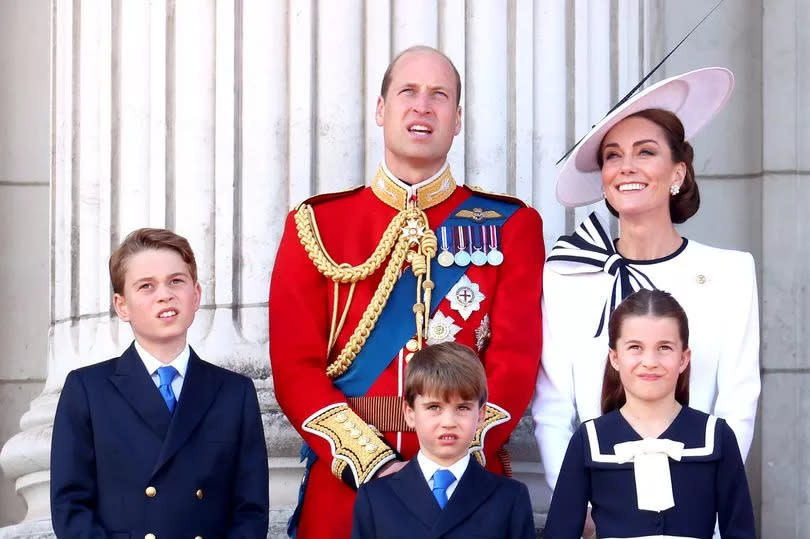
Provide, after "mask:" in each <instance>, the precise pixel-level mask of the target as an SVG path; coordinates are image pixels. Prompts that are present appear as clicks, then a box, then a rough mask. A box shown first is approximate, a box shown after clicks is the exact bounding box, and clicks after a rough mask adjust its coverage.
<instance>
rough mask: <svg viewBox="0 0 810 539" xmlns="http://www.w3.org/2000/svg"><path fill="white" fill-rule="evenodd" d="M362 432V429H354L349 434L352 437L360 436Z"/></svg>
mask: <svg viewBox="0 0 810 539" xmlns="http://www.w3.org/2000/svg"><path fill="white" fill-rule="evenodd" d="M361 434H362V432H360V429H352V431H351V432H350V433H349V436H351V437H352V438H359V437H360V435H361Z"/></svg>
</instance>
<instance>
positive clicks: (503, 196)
mask: <svg viewBox="0 0 810 539" xmlns="http://www.w3.org/2000/svg"><path fill="white" fill-rule="evenodd" d="M465 187H466V188H467V189H469V190H470V191H473V192H475V193H476V194H477V195H481V196H483V197H487V198H494V199H497V200H505V201H506V202H512V203H513V204H519V205H520V207H521V208H525V207H526V206H528V204H526V203H525V202H523V201H522V200H521V199H519V198H518V197H515V196H512V195H506V194H502V193H491V192H489V191H487V190H486V189H484V188H483V187H479V186H477V185H465Z"/></svg>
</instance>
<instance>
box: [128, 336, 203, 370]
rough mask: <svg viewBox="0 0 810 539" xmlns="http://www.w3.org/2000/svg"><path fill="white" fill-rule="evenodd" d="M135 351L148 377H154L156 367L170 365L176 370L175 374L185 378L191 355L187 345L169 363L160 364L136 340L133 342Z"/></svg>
mask: <svg viewBox="0 0 810 539" xmlns="http://www.w3.org/2000/svg"><path fill="white" fill-rule="evenodd" d="M135 350H137V351H138V355H139V356H141V361H143V365H144V367H146V372H148V373H149V376H154V374H155V373H156V372H157V370H158V367H163V366H164V365H171V366H172V367H174V368H175V369H177V374H178V375H179V376H180V377H181V378H185V376H186V370H187V369H188V359H189V357H190V355H191V349H190V348H189V346H188V343H186V345H185V346H184V347H183V350H181V351H180V353H179V354H178V355H177V357H176V358H174V359H173V360H171V361H170V362H169V363H162V362H161V361H160V360H159V359H158V358H156V357H155V356H153V355H152V354H150V353H149V352H147V351H146V349H145V348H144V347H143V346H141V345H140V343H139V342H138V341H137V340H136V341H135Z"/></svg>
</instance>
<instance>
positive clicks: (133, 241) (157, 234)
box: [109, 228, 197, 294]
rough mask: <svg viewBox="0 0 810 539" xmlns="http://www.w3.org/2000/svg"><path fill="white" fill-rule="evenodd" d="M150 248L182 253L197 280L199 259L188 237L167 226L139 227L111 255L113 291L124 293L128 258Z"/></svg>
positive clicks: (195, 280) (192, 276)
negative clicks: (196, 258)
mask: <svg viewBox="0 0 810 539" xmlns="http://www.w3.org/2000/svg"><path fill="white" fill-rule="evenodd" d="M149 249H168V250H170V251H174V252H175V253H177V254H178V255H180V258H182V259H183V262H185V263H186V264H187V265H188V272H189V274H190V275H191V279H192V280H193V281H194V282H195V283H196V282H197V261H196V260H195V259H194V251H192V250H191V245H189V243H188V240H187V239H186V238H184V237H183V236H180V235H178V234H175V233H174V232H172V231H171V230H166V229H165V228H139V229H138V230H135V231H133V232H131V233H130V234H129V235H128V236H127V237H126V239H124V241H123V242H121V245H119V246H118V248H117V249H116V250H115V251H113V253H112V254H111V255H110V264H109V265H110V281H111V282H112V287H113V292H115V293H116V294H123V293H124V284H125V283H124V281H125V279H126V272H127V260H129V259H130V257H132V256H133V255H136V254H138V253H140V252H141V251H146V250H149Z"/></svg>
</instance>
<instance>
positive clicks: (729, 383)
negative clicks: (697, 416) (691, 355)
mask: <svg viewBox="0 0 810 539" xmlns="http://www.w3.org/2000/svg"><path fill="white" fill-rule="evenodd" d="M741 254H742V255H743V256H741V257H740V258H739V259H737V260H736V261H735V262H736V264H735V267H733V268H730V269H729V271H732V272H734V273H736V274H737V275H739V276H740V278H739V281H738V284H737V286H736V287H735V288H734V290H732V294H734V295H735V296H736V297H737V298H739V300H738V301H735V298H728V305H729V306H732V307H737V308H733V309H732V310H729V311H728V312H727V313H726V315H727V316H728V319H727V321H726V323H727V324H728V331H727V333H726V339H725V340H726V342H724V343H722V346H723V347H724V349H723V351H722V353H721V355H720V363H719V365H718V368H717V400H716V401H715V405H714V411H713V413H714V415H716V416H718V417H722V418H723V419H725V420H726V423H728V425H729V426H730V427H731V428H732V430H734V434H735V436H736V437H737V443H738V444H739V446H740V454H741V455H742V458H743V460H745V458H746V457H747V456H748V450H749V449H750V448H751V439H752V438H753V436H754V420H755V418H756V414H757V401H758V400H759V391H760V378H759V303H758V299H757V279H756V270H755V268H754V258H753V257H752V256H751V255H750V254H749V253H741Z"/></svg>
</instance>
